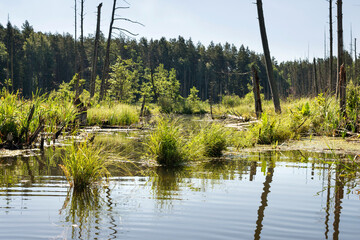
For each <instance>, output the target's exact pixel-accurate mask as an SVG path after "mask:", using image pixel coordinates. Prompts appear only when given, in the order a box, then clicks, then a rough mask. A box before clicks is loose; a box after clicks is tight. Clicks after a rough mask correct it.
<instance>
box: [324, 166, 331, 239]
mask: <svg viewBox="0 0 360 240" xmlns="http://www.w3.org/2000/svg"><path fill="white" fill-rule="evenodd" d="M330 169H331V165H329V168H328V183H327V192H326V217H325V229H326V231H325V239H329V236H328V233H329V218H330V189H331V170H330Z"/></svg>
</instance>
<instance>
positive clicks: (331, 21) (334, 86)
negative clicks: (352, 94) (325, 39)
mask: <svg viewBox="0 0 360 240" xmlns="http://www.w3.org/2000/svg"><path fill="white" fill-rule="evenodd" d="M332 2H333V0H329V24H330V59H329V91H330V93H334V92H335V89H336V84H334V77H333V73H334V70H333V68H334V67H333V60H334V57H333V45H334V43H333V19H332Z"/></svg>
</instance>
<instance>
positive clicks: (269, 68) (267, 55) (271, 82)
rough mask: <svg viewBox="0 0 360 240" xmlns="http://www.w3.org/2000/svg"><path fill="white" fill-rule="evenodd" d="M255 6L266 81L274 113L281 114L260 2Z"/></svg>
mask: <svg viewBox="0 0 360 240" xmlns="http://www.w3.org/2000/svg"><path fill="white" fill-rule="evenodd" d="M256 5H257V10H258V17H259V25H260V33H261V41H262V45H263V49H264V56H265V63H266V73H267V76H268V80H269V85H270V91H271V95H272V99H273V102H274V107H275V112H277V113H281V107H280V99H279V92H278V89H277V86H276V82H275V80H274V70H273V66H272V62H271V56H270V50H269V43H268V40H267V35H266V28H265V20H264V13H263V8H262V0H257V1H256Z"/></svg>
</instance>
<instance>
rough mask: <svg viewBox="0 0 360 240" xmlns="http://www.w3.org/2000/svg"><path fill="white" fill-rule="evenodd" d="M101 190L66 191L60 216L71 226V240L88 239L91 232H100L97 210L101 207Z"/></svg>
mask: <svg viewBox="0 0 360 240" xmlns="http://www.w3.org/2000/svg"><path fill="white" fill-rule="evenodd" d="M100 193H101V189H99V188H86V189H84V190H74V189H73V188H70V189H69V190H68V193H67V196H66V199H65V201H64V204H63V207H62V209H61V210H60V214H65V221H66V222H69V223H71V225H72V232H71V234H72V239H90V236H91V230H93V229H96V230H97V231H99V232H100V227H99V226H100V220H101V219H100V217H99V210H100V209H101V207H102V203H103V201H102V199H101V197H100Z"/></svg>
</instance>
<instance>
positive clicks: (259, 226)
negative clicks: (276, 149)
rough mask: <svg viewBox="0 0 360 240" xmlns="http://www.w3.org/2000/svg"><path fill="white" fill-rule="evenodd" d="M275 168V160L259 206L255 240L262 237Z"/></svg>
mask: <svg viewBox="0 0 360 240" xmlns="http://www.w3.org/2000/svg"><path fill="white" fill-rule="evenodd" d="M274 168H275V164H274V162H270V164H269V166H268V168H267V172H266V177H265V182H264V188H263V192H262V194H261V205H260V206H259V210H258V218H257V221H256V230H255V234H254V239H255V240H258V239H260V235H261V231H262V228H263V224H262V222H263V220H264V217H265V208H266V207H267V206H268V195H269V193H270V184H271V182H272V180H273V175H274Z"/></svg>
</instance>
